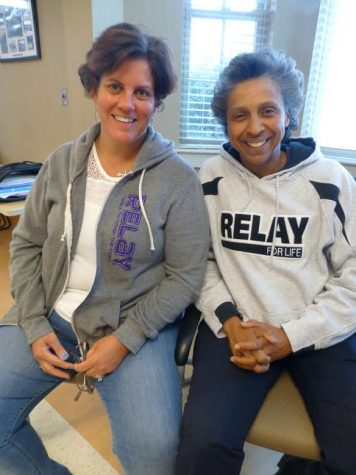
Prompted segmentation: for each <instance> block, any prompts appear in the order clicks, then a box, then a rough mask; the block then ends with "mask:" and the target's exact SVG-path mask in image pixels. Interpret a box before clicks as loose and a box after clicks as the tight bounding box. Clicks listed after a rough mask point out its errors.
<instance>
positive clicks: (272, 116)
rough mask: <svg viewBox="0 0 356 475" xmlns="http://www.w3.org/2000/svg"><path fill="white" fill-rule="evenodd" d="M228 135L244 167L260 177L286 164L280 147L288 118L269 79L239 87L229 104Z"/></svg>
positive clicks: (227, 115)
mask: <svg viewBox="0 0 356 475" xmlns="http://www.w3.org/2000/svg"><path fill="white" fill-rule="evenodd" d="M226 119H227V131H228V136H229V140H230V142H231V145H232V146H233V147H234V148H235V150H237V151H238V152H239V154H240V158H241V162H242V164H243V165H244V166H245V167H246V168H247V169H248V170H250V171H251V172H252V173H254V174H255V175H257V176H258V177H263V176H266V175H270V174H272V173H274V172H276V171H278V170H280V169H281V168H283V166H284V164H285V162H286V159H287V157H286V155H285V153H284V152H281V149H280V145H281V141H282V139H283V136H284V132H285V128H286V127H287V126H288V124H289V117H288V114H287V113H286V111H285V109H284V104H283V98H282V95H281V93H280V91H279V88H278V86H277V85H276V84H275V83H274V82H273V81H272V80H271V79H269V78H267V77H263V76H262V77H259V78H256V79H249V80H246V81H243V82H241V83H239V84H237V85H236V86H235V87H234V89H232V91H231V93H230V94H229V98H228V103H227V112H226Z"/></svg>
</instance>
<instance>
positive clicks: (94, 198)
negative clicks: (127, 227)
mask: <svg viewBox="0 0 356 475" xmlns="http://www.w3.org/2000/svg"><path fill="white" fill-rule="evenodd" d="M121 178H122V176H118V177H111V176H109V175H108V174H107V173H106V172H105V170H104V169H103V168H102V166H101V164H100V161H99V158H98V155H97V151H96V148H95V144H93V146H92V149H91V151H90V153H89V158H88V177H87V183H86V191H85V205H84V216H83V223H82V227H81V230H80V235H79V240H78V245H77V249H76V252H75V254H74V256H73V260H72V261H71V263H70V266H69V278H68V282H67V286H66V288H65V290H64V292H63V294H62V295H61V297H60V298H59V299H58V301H57V303H56V305H55V310H56V312H57V313H59V315H60V316H61V317H63V318H64V319H65V320H67V321H68V322H71V320H72V315H73V312H74V310H75V309H76V308H77V307H78V306H79V305H80V304H81V303H82V302H83V300H84V299H85V298H86V296H87V295H88V293H89V291H90V289H91V286H92V285H93V282H94V279H95V273H96V230H97V225H98V221H99V218H100V215H101V212H102V210H103V208H104V205H105V202H106V200H107V197H108V196H109V193H110V191H111V190H112V188H113V187H114V186H115V184H116V183H117V182H118V181H120V180H121Z"/></svg>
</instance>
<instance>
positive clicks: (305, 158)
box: [220, 137, 322, 182]
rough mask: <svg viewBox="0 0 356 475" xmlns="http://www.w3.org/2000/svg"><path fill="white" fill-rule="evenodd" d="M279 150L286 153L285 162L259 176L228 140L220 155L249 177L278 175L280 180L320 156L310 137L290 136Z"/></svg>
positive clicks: (264, 178) (267, 177)
mask: <svg viewBox="0 0 356 475" xmlns="http://www.w3.org/2000/svg"><path fill="white" fill-rule="evenodd" d="M281 150H283V151H284V152H286V154H287V163H286V164H285V166H284V167H283V168H282V169H281V170H279V171H278V172H276V173H272V174H271V175H267V176H265V177H262V178H259V177H257V176H256V175H255V174H254V173H252V172H250V171H249V170H248V169H247V168H246V167H245V166H244V165H243V164H242V163H241V159H240V155H239V153H238V152H237V150H235V149H234V148H233V147H232V145H231V143H230V142H226V143H224V144H222V145H221V147H220V155H221V156H222V157H223V158H224V159H226V160H228V161H229V162H231V163H232V164H234V166H236V168H237V169H238V170H239V171H240V172H241V173H242V174H243V175H244V176H245V177H248V178H249V179H252V180H253V179H255V180H265V181H269V180H274V179H276V177H278V180H279V181H280V182H283V181H287V180H289V179H290V178H292V177H293V176H294V174H295V173H296V171H299V170H300V169H301V168H304V167H305V166H307V165H310V164H311V163H313V162H315V161H317V160H319V159H320V158H322V154H321V152H320V149H319V147H318V146H317V145H316V143H315V141H314V140H313V139H312V138H309V137H307V138H292V139H289V140H286V141H285V142H283V143H282V144H281Z"/></svg>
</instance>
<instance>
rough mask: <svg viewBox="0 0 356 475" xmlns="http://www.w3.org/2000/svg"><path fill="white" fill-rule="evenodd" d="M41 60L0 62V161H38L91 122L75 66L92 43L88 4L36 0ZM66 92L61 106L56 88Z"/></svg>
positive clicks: (91, 110) (86, 0) (91, 111)
mask: <svg viewBox="0 0 356 475" xmlns="http://www.w3.org/2000/svg"><path fill="white" fill-rule="evenodd" d="M37 13H38V20H39V34H40V43H41V51H42V58H41V59H40V60H32V61H21V62H13V63H0V161H1V162H2V163H8V162H14V161H21V160H33V161H36V162H42V161H43V160H44V159H45V158H46V157H47V155H48V154H49V153H50V152H51V151H52V150H54V149H55V148H56V147H58V146H59V145H60V144H62V143H64V142H67V141H69V140H72V139H73V138H75V137H76V136H78V135H79V134H80V133H81V132H82V131H83V130H85V129H86V128H88V127H89V125H90V124H91V123H92V122H93V121H94V117H95V116H94V108H93V106H92V103H91V101H90V100H89V99H87V98H86V97H85V96H84V93H83V89H82V86H81V84H80V80H79V77H78V75H77V69H78V66H79V65H80V64H81V63H82V62H83V61H84V56H85V53H86V51H87V50H88V49H89V48H90V46H91V43H92V18H91V3H90V1H89V0H75V1H73V0H50V1H49V0H37ZM63 86H65V87H68V96H69V105H68V106H67V107H63V106H62V105H61V100H60V89H61V87H63Z"/></svg>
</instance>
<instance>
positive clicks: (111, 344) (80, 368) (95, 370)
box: [74, 335, 129, 378]
mask: <svg viewBox="0 0 356 475" xmlns="http://www.w3.org/2000/svg"><path fill="white" fill-rule="evenodd" d="M128 353H129V350H128V349H127V348H126V346H125V345H123V344H122V343H121V342H120V341H119V340H118V339H117V338H116V336H114V335H109V336H104V337H103V338H100V340H98V341H96V342H95V343H94V345H93V346H92V347H91V348H90V350H89V351H88V352H87V354H86V358H85V360H84V361H83V362H81V363H77V364H75V365H74V369H75V371H77V372H78V373H86V374H87V376H91V377H93V378H98V377H103V376H105V375H106V374H109V373H112V372H113V371H115V369H116V368H117V367H118V366H119V364H120V363H121V362H122V361H123V359H124V358H125V357H126V356H127V354H128Z"/></svg>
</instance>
